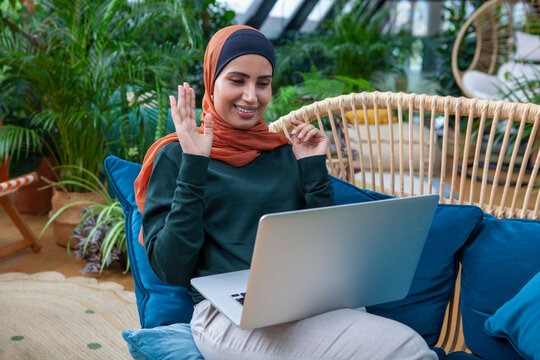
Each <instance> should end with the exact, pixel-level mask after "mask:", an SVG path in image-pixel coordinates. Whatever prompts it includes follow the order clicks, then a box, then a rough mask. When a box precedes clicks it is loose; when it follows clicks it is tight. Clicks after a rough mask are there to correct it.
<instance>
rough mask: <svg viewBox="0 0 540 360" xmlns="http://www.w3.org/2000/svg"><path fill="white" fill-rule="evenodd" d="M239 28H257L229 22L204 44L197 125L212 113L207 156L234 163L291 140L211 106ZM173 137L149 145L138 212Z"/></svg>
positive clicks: (245, 161)
mask: <svg viewBox="0 0 540 360" xmlns="http://www.w3.org/2000/svg"><path fill="white" fill-rule="evenodd" d="M241 29H252V30H255V31H258V30H256V29H254V28H252V27H250V26H245V25H234V26H228V27H226V28H223V29H221V30H219V31H218V32H217V33H216V34H215V35H214V36H213V37H212V39H210V42H209V43H208V46H207V47H206V52H205V54H204V87H205V92H204V97H203V103H202V108H203V113H202V114H201V126H200V127H199V129H198V130H199V133H203V129H204V117H205V116H206V114H211V115H212V120H213V122H214V132H213V134H214V138H213V142H212V150H211V152H210V157H211V158H213V159H217V160H221V161H224V162H226V163H228V164H230V165H232V166H237V167H240V166H244V165H247V164H249V163H250V162H251V161H252V160H254V159H255V158H256V157H257V156H259V155H260V154H261V152H263V151H271V150H274V149H275V148H277V147H279V146H281V145H283V144H286V143H290V141H289V140H288V139H287V138H286V137H284V136H282V135H279V134H277V133H272V132H270V131H269V130H268V125H266V123H265V122H264V120H263V118H261V119H260V120H259V122H257V123H256V124H255V125H254V126H253V127H252V128H251V129H248V130H240V129H236V128H234V127H232V126H231V125H229V124H227V123H226V122H225V121H223V119H222V118H221V116H219V114H218V113H217V112H216V109H215V108H214V103H213V101H212V100H211V98H210V96H211V95H212V94H213V93H214V76H215V73H216V68H217V66H218V60H219V55H220V54H221V49H222V48H223V45H224V44H225V41H226V40H227V39H228V38H229V36H231V35H232V34H233V33H234V32H236V31H238V30H241ZM173 141H178V136H177V135H176V133H172V134H169V135H167V136H165V137H163V138H161V139H159V140H158V141H156V142H155V143H154V144H153V145H152V146H151V147H150V148H149V149H148V152H147V153H146V155H145V157H144V161H143V164H142V168H141V172H140V173H139V176H138V177H137V179H136V180H135V201H136V202H137V207H138V208H139V212H140V213H141V214H142V212H143V210H144V202H145V199H146V190H147V188H148V182H149V180H150V175H151V174H152V167H153V165H154V159H155V157H156V155H157V153H158V152H159V150H160V149H161V148H162V147H163V146H165V145H167V144H168V143H171V142H173ZM139 242H140V243H141V244H142V243H143V242H142V229H141V234H140V236H139Z"/></svg>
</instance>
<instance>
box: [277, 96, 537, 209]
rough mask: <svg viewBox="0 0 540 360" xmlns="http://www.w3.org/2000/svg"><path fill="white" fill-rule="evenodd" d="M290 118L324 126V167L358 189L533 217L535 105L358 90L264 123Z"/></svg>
mask: <svg viewBox="0 0 540 360" xmlns="http://www.w3.org/2000/svg"><path fill="white" fill-rule="evenodd" d="M381 110H382V111H381ZM350 111H352V113H350ZM347 116H348V117H349V118H350V119H351V120H347ZM362 117H363V118H365V119H368V118H369V117H371V118H372V124H369V122H367V121H363V119H362ZM291 119H297V120H299V121H303V122H313V123H315V124H317V126H318V127H320V128H323V129H324V130H325V131H327V133H328V134H329V137H330V138H331V142H332V143H333V144H335V146H332V148H333V149H332V151H329V152H328V154H327V157H328V165H329V171H330V173H331V174H332V175H333V176H336V177H338V178H340V179H343V180H346V181H348V182H350V183H352V184H355V185H357V186H360V187H362V188H368V189H372V190H376V191H380V192H384V193H386V194H390V195H395V196H408V195H420V194H429V193H434V192H438V193H439V195H440V197H441V199H440V202H442V203H450V204H474V205H477V206H479V207H481V208H482V210H483V211H484V212H486V213H489V214H493V215H495V216H497V217H500V218H510V217H519V218H530V219H538V218H539V216H540V214H539V210H540V209H539V207H540V192H539V191H538V185H539V182H540V178H538V177H537V174H538V168H539V166H540V156H535V155H536V153H537V149H538V147H539V146H540V145H537V146H534V144H535V141H536V142H540V141H538V140H535V139H538V135H537V134H538V133H539V130H538V126H539V124H540V106H539V105H534V104H521V103H508V102H504V101H490V100H478V99H467V98H454V97H440V96H428V95H416V94H404V93H399V94H398V93H390V92H388V93H380V92H364V93H358V94H350V95H342V96H339V97H335V98H329V99H326V100H323V101H320V102H316V103H313V104H311V105H307V106H304V107H303V108H301V109H299V110H297V111H293V112H291V113H290V114H288V115H286V116H283V117H281V118H280V119H278V120H277V121H276V122H274V123H272V124H270V129H271V130H272V131H276V132H281V133H283V134H285V135H286V136H289V131H290V130H291V129H292V126H291V124H290V120H291ZM351 121H352V123H351ZM390 124H392V125H390ZM410 124H413V125H412V126H409V125H410ZM419 124H424V126H420V125H419ZM384 163H386V164H384ZM484 164H485V165H486V166H484Z"/></svg>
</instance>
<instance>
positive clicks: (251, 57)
mask: <svg viewBox="0 0 540 360" xmlns="http://www.w3.org/2000/svg"><path fill="white" fill-rule="evenodd" d="M271 82H272V65H271V64H270V62H269V61H268V60H266V58H265V57H263V56H260V55H255V54H248V55H242V56H239V57H237V58H236V59H234V60H232V61H231V62H230V63H228V64H227V65H226V66H225V67H224V68H223V70H222V71H221V73H220V74H219V76H218V77H217V78H216V82H215V83H214V94H213V95H214V107H215V109H216V111H217V113H218V114H219V115H220V116H221V117H222V118H223V120H224V121H225V122H226V123H228V124H229V125H231V126H233V127H235V128H237V129H244V130H247V129H250V128H251V127H253V125H255V124H256V123H257V122H258V121H259V119H260V118H261V117H262V115H263V113H264V110H265V109H266V106H267V105H268V102H269V101H270V98H271V97H272V87H271V86H270V84H271Z"/></svg>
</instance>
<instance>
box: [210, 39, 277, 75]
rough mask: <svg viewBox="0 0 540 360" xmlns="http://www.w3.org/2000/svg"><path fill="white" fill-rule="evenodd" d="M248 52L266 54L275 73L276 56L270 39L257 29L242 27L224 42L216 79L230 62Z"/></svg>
mask: <svg viewBox="0 0 540 360" xmlns="http://www.w3.org/2000/svg"><path fill="white" fill-rule="evenodd" d="M247 54H256V55H261V56H264V57H265V58H266V59H267V60H268V61H269V62H270V64H271V65H272V74H273V72H274V65H275V59H276V56H275V54H274V48H273V47H272V44H271V43H270V41H269V40H268V39H267V38H266V36H264V35H263V34H262V33H260V32H258V31H257V30H251V29H241V30H237V31H235V32H234V33H232V34H231V36H229V38H228V39H227V40H226V41H225V43H224V44H223V47H222V48H221V53H220V54H219V60H218V63H217V68H216V73H215V75H214V81H216V79H217V77H218V75H219V73H220V72H221V70H223V68H224V67H225V66H226V65H227V64H228V63H230V62H231V61H232V60H234V59H236V58H237V57H239V56H242V55H247Z"/></svg>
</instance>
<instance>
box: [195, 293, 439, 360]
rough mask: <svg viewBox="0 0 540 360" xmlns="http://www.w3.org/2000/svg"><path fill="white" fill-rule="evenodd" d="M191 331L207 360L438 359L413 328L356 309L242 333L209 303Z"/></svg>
mask: <svg viewBox="0 0 540 360" xmlns="http://www.w3.org/2000/svg"><path fill="white" fill-rule="evenodd" d="M191 330H192V333H193V338H194V340H195V343H196V344H197V346H198V347H199V350H200V351H201V353H202V355H203V356H204V357H205V359H207V360H213V359H220V360H227V359H235V360H238V359H252V360H254V359H264V360H270V359H370V360H373V359H404V360H405V359H426V360H427V359H433V360H436V359H437V356H436V355H435V353H434V352H432V351H430V350H429V348H428V346H427V344H426V343H425V341H424V340H423V339H422V338H421V337H420V335H418V334H417V333H416V332H414V331H413V330H412V329H410V328H409V327H407V326H405V325H403V324H400V323H398V322H396V321H393V320H390V319H386V318H383V317H380V316H376V315H372V314H368V313H366V312H365V311H363V310H355V309H339V310H334V311H330V312H327V313H324V314H321V315H317V316H313V317H310V318H307V319H304V320H300V321H296V322H290V323H286V324H280V325H275V326H269V327H266V328H261V329H255V330H241V329H240V328H238V327H237V326H236V325H234V324H233V323H231V322H230V321H229V319H227V317H225V316H224V315H222V314H221V313H220V312H219V311H217V310H216V309H215V308H214V307H213V306H212V305H211V304H210V303H209V302H208V301H206V300H205V301H203V302H201V303H199V304H198V305H197V306H196V307H195V311H194V314H193V319H192V320H191Z"/></svg>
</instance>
